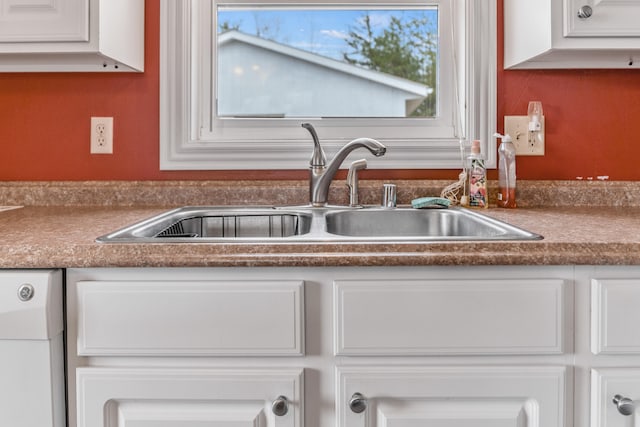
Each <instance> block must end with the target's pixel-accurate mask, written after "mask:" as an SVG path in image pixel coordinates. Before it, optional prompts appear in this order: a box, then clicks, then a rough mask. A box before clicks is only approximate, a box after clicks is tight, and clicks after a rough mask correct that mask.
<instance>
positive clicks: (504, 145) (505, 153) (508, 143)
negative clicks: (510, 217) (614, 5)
mask: <svg viewBox="0 0 640 427" xmlns="http://www.w3.org/2000/svg"><path fill="white" fill-rule="evenodd" d="M494 136H495V137H496V138H500V139H501V140H502V142H501V143H500V146H499V147H498V201H497V203H496V204H497V205H498V207H500V208H515V207H516V147H515V145H513V141H512V140H511V136H509V135H500V134H499V133H496V134H494Z"/></svg>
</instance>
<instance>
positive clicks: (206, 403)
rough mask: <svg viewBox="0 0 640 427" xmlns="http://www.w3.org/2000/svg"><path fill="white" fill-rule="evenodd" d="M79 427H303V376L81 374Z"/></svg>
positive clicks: (290, 372)
mask: <svg viewBox="0 0 640 427" xmlns="http://www.w3.org/2000/svg"><path fill="white" fill-rule="evenodd" d="M77 396H78V397H77V405H78V424H77V427H204V426H207V427H301V426H302V421H301V420H302V398H303V397H302V396H303V393H302V370H284V369H280V370H277V369H269V370H222V369H217V370H213V369H131V368H125V369H120V368H80V369H78V370H77Z"/></svg>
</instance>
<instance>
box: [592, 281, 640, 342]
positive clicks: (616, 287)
mask: <svg viewBox="0 0 640 427" xmlns="http://www.w3.org/2000/svg"><path fill="white" fill-rule="evenodd" d="M638 307H640V279H592V280H591V351H592V352H593V353H594V354H640V332H639V331H638V328H637V327H636V325H638V324H639V323H640V311H639V310H638Z"/></svg>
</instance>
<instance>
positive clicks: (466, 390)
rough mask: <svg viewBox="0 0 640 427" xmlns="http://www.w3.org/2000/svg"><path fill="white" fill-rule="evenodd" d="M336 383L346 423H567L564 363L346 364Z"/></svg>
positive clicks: (453, 426)
mask: <svg viewBox="0 0 640 427" xmlns="http://www.w3.org/2000/svg"><path fill="white" fill-rule="evenodd" d="M338 384H339V388H338V401H350V402H351V406H354V408H353V409H355V411H354V410H350V408H346V407H344V406H339V407H338V412H339V413H338V417H339V420H340V421H339V424H338V425H339V426H344V427H410V426H418V425H419V426H420V427H440V426H447V427H469V426H478V427H480V426H491V427H508V426H512V427H516V426H517V427H534V426H535V427H543V426H545V427H546V426H563V425H565V424H564V422H565V416H566V414H565V412H564V411H565V408H564V406H565V404H564V402H565V401H564V398H565V393H566V392H565V390H566V386H567V384H566V374H565V369H564V368H563V367H487V366H484V367H433V366H430V367H376V368H360V367H357V368H356V367H350V368H338ZM354 399H359V400H363V402H361V401H354ZM356 405H367V406H368V407H367V408H366V410H365V411H362V412H360V413H358V410H357V408H358V406H356Z"/></svg>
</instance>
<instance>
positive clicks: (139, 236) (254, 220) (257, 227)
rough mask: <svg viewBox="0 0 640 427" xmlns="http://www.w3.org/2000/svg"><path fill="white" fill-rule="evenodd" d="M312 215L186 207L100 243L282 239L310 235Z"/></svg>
mask: <svg viewBox="0 0 640 427" xmlns="http://www.w3.org/2000/svg"><path fill="white" fill-rule="evenodd" d="M311 217H312V215H311V213H304V212H289V211H286V210H276V209H275V208H269V207H259V208H237V207H184V208H179V209H175V210H172V211H169V212H166V213H164V214H161V215H158V216H156V217H153V218H151V219H148V220H146V221H142V222H140V223H136V224H133V225H132V226H129V227H126V228H123V229H121V230H118V231H116V232H114V233H110V234H107V235H105V236H102V237H99V238H98V239H97V240H98V241H99V242H144V241H148V242H161V241H202V240H207V239H223V240H247V239H252V240H255V239H260V240H262V239H266V240H268V239H281V238H288V237H292V236H298V235H302V234H306V233H308V232H309V230H310V227H311Z"/></svg>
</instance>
